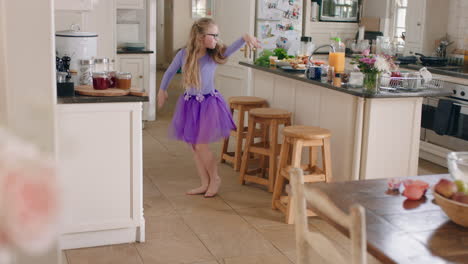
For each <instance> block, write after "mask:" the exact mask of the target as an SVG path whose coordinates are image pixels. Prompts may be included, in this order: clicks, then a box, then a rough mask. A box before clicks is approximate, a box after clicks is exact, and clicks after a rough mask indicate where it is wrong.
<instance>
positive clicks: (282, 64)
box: [275, 60, 291, 67]
mask: <svg viewBox="0 0 468 264" xmlns="http://www.w3.org/2000/svg"><path fill="white" fill-rule="evenodd" d="M275 63H276V65H277V66H278V67H281V66H291V64H290V63H289V61H287V60H275Z"/></svg>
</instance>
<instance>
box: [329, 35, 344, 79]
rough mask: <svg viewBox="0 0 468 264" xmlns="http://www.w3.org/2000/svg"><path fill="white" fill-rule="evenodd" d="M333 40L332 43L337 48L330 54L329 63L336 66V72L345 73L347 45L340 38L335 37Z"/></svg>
mask: <svg viewBox="0 0 468 264" xmlns="http://www.w3.org/2000/svg"><path fill="white" fill-rule="evenodd" d="M332 40H333V42H332V44H331V45H332V46H333V47H334V48H335V52H333V50H332V51H330V53H329V54H328V64H329V65H330V66H333V67H335V72H336V73H344V69H345V49H346V46H345V44H344V43H343V42H341V39H340V38H333V39H332Z"/></svg>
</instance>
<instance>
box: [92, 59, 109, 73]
mask: <svg viewBox="0 0 468 264" xmlns="http://www.w3.org/2000/svg"><path fill="white" fill-rule="evenodd" d="M94 71H95V72H107V71H109V59H108V58H100V59H94Z"/></svg>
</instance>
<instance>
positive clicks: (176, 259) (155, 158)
mask: <svg viewBox="0 0 468 264" xmlns="http://www.w3.org/2000/svg"><path fill="white" fill-rule="evenodd" d="M158 80H160V78H158ZM169 91H170V98H169V101H168V103H167V105H166V106H165V108H164V109H162V110H160V111H159V112H158V117H159V120H158V121H157V122H148V123H146V127H145V129H144V131H143V157H144V163H143V164H144V213H145V219H146V239H147V241H146V243H143V244H122V245H115V246H103V247H96V248H85V249H76V250H67V251H65V252H64V253H63V254H62V256H63V259H62V260H63V263H68V264H141V263H145V264H159V263H161V264H178V263H187V264H261V263H269V264H283V263H284V264H286V263H294V262H295V237H294V226H293V225H286V224H284V223H283V215H282V214H281V213H279V212H278V211H274V210H272V209H271V207H270V203H271V194H270V193H268V192H266V191H265V190H264V189H261V188H259V187H257V186H252V185H246V186H241V185H240V184H239V183H238V173H237V172H235V171H234V170H233V169H232V167H231V166H229V165H226V164H221V165H220V167H219V172H220V175H221V177H222V180H223V183H222V188H221V190H220V192H219V195H218V196H216V197H215V198H212V199H206V198H203V196H187V195H185V194H184V192H185V191H186V190H187V189H189V188H192V187H195V186H197V184H198V183H199V182H198V176H197V174H196V171H195V169H194V163H193V161H192V158H191V153H190V150H189V149H188V147H187V146H186V145H185V144H184V143H180V142H175V141H171V140H169V139H168V138H167V127H168V124H169V122H170V118H171V112H172V109H174V107H175V101H176V99H177V94H180V93H181V92H182V88H181V86H180V75H177V76H176V77H175V79H174V80H173V82H172V84H171V87H170V89H169ZM220 147H221V146H220V144H213V146H212V149H213V151H215V152H216V153H218V154H219V150H220ZM420 166H421V169H420V173H421V174H431V173H432V174H434V173H446V169H445V168H442V167H439V166H437V165H434V164H432V163H428V162H425V161H422V162H421V163H420ZM310 225H311V228H314V229H317V230H320V231H321V232H324V233H326V234H327V236H329V237H331V238H332V239H334V240H335V241H336V243H337V244H338V245H340V246H342V247H343V251H346V249H345V248H346V243H345V242H346V238H345V237H344V236H343V235H341V234H340V233H338V232H337V231H335V230H334V229H333V228H331V227H330V226H328V224H326V223H325V222H323V221H321V220H320V219H317V218H311V219H310ZM322 262H323V259H321V258H320V257H319V256H318V255H317V261H314V263H322ZM372 262H373V261H372Z"/></svg>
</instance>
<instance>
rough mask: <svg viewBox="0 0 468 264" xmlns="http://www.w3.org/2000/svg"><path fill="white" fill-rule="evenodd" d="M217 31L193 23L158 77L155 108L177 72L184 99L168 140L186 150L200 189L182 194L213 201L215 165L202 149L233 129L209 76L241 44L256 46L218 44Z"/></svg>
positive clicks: (206, 22)
mask: <svg viewBox="0 0 468 264" xmlns="http://www.w3.org/2000/svg"><path fill="white" fill-rule="evenodd" d="M218 34H219V33H218V27H217V26H216V24H215V22H214V21H213V20H212V19H210V18H201V19H199V20H198V21H196V22H195V23H194V24H193V25H192V28H191V30H190V36H189V40H188V43H187V47H186V48H184V49H181V50H180V51H179V52H178V53H177V55H176V56H175V58H174V60H173V61H172V63H171V65H170V66H169V68H168V69H167V71H166V72H165V73H164V76H163V79H162V81H161V86H160V88H159V92H158V107H159V108H161V107H162V106H163V105H164V102H165V101H166V99H167V97H168V95H167V88H168V85H169V82H170V81H171V79H172V78H173V77H174V75H175V74H176V72H177V70H178V69H179V68H180V67H182V75H183V85H184V88H185V93H184V94H182V95H181V96H180V97H179V100H178V102H177V107H176V110H175V112H174V116H173V119H172V124H171V126H170V135H171V136H172V137H174V138H175V139H177V140H182V141H185V142H187V143H188V144H191V149H192V150H193V158H194V160H195V164H196V166H197V171H198V174H199V176H200V180H201V186H200V187H198V188H195V189H192V190H189V191H187V194H190V195H195V194H204V195H205V197H214V196H215V195H216V194H217V192H218V190H219V187H220V185H221V178H220V177H219V175H218V165H217V160H216V159H215V156H214V154H213V153H212V152H211V151H210V149H209V147H208V144H209V143H212V142H216V141H218V140H220V139H222V138H226V137H229V135H230V131H231V130H235V129H236V126H235V124H234V121H233V120H232V115H231V112H230V110H229V109H228V107H227V104H226V102H225V101H224V99H223V97H222V96H221V94H220V93H219V92H218V91H217V90H215V88H214V76H215V70H216V67H217V66H218V64H224V63H226V60H227V58H228V57H229V56H230V55H232V54H233V53H234V52H236V51H237V50H238V49H240V48H241V47H242V46H243V45H244V44H247V45H248V46H249V47H257V48H258V47H260V46H259V41H258V40H257V39H256V38H255V37H253V36H250V35H248V34H245V35H243V36H242V37H241V38H239V39H238V40H236V41H235V42H234V43H233V44H232V45H231V46H229V47H226V46H225V45H222V44H220V43H219V42H218Z"/></svg>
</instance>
